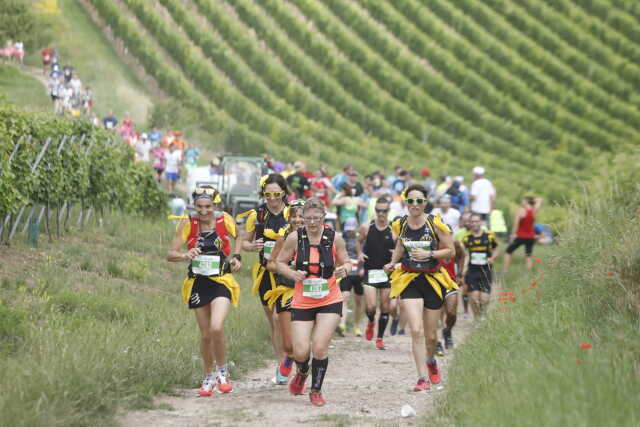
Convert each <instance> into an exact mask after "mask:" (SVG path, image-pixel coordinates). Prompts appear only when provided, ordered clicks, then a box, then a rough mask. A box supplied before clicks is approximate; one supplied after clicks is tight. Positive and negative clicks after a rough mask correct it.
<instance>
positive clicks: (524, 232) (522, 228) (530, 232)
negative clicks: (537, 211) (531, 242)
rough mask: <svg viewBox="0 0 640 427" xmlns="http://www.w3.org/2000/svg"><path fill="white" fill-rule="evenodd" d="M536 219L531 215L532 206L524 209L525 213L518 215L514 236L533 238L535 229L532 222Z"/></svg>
mask: <svg viewBox="0 0 640 427" xmlns="http://www.w3.org/2000/svg"><path fill="white" fill-rule="evenodd" d="M535 221H536V218H535V216H533V208H531V209H526V210H525V215H524V216H523V217H520V220H519V221H518V230H517V231H516V237H517V238H519V239H535V237H536V230H535V226H534V223H535Z"/></svg>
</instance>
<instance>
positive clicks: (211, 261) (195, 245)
mask: <svg viewBox="0 0 640 427" xmlns="http://www.w3.org/2000/svg"><path fill="white" fill-rule="evenodd" d="M192 197H193V200H194V204H195V207H196V212H197V214H196V215H192V216H190V217H189V218H188V219H183V220H181V221H180V223H179V224H178V228H177V230H176V234H175V236H174V238H173V240H172V241H171V246H170V247H169V250H168V252H167V260H168V261H171V262H180V261H189V272H188V277H187V279H186V280H185V281H184V283H183V284H182V299H183V301H184V302H185V303H186V304H188V305H189V308H191V309H193V310H194V311H195V314H196V320H197V322H198V327H199V328H200V352H201V354H202V362H203V365H204V366H203V367H204V372H205V376H204V380H203V381H202V386H201V387H200V390H198V393H199V394H200V395H201V396H211V395H212V394H213V392H214V389H215V388H216V386H217V388H218V391H219V392H221V393H229V392H230V391H231V390H232V386H231V381H230V380H229V372H228V370H227V365H226V354H225V338H224V321H225V319H226V317H227V314H228V313H229V308H230V306H231V304H233V305H234V306H237V305H238V297H239V295H240V285H238V283H237V282H236V280H235V279H234V277H233V275H232V274H231V273H232V272H234V273H235V272H237V271H239V270H240V267H241V265H242V264H241V263H240V255H238V252H239V249H240V241H239V240H235V242H234V245H233V247H234V250H233V254H234V255H231V253H232V251H231V247H232V244H231V239H236V236H237V228H236V224H235V222H234V220H233V218H232V217H231V216H229V215H228V214H227V213H224V212H221V211H220V210H219V209H218V206H219V204H220V202H221V201H222V200H221V198H220V194H219V193H218V192H217V191H216V190H215V189H213V187H211V186H204V185H203V186H200V187H197V188H196V190H195V191H194V192H193V194H192ZM185 243H186V244H187V247H188V251H187V252H183V251H182V247H183V245H184V244H185ZM214 364H215V367H216V371H215V375H214V371H213V368H214Z"/></svg>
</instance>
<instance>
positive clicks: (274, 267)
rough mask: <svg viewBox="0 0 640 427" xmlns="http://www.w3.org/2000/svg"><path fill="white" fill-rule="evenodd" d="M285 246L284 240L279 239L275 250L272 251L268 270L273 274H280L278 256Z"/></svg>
mask: <svg viewBox="0 0 640 427" xmlns="http://www.w3.org/2000/svg"><path fill="white" fill-rule="evenodd" d="M283 246H284V239H278V240H276V245H275V246H274V247H273V250H272V251H271V258H269V261H268V262H267V270H269V271H270V272H272V273H277V272H278V261H277V260H278V254H279V253H280V251H281V250H282V247H283Z"/></svg>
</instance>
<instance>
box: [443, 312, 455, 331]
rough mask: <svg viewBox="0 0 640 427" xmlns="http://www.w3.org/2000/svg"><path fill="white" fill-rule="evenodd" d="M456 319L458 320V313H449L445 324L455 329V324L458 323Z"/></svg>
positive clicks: (448, 327)
mask: <svg viewBox="0 0 640 427" xmlns="http://www.w3.org/2000/svg"><path fill="white" fill-rule="evenodd" d="M456 320H458V315H457V314H447V318H446V319H445V322H444V323H445V325H446V327H447V329H449V330H451V329H453V326H454V325H455V324H456Z"/></svg>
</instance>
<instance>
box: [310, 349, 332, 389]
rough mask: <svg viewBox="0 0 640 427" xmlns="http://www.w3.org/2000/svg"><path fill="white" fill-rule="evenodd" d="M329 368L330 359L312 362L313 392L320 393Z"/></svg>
mask: <svg viewBox="0 0 640 427" xmlns="http://www.w3.org/2000/svg"><path fill="white" fill-rule="evenodd" d="M327 366H329V358H328V357H327V358H326V359H322V360H318V359H316V358H314V359H313V360H312V361H311V390H318V391H320V389H321V388H322V383H323V382H324V374H326V373H327Z"/></svg>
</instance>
